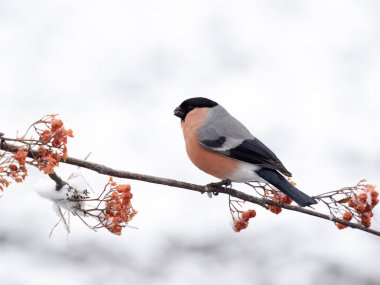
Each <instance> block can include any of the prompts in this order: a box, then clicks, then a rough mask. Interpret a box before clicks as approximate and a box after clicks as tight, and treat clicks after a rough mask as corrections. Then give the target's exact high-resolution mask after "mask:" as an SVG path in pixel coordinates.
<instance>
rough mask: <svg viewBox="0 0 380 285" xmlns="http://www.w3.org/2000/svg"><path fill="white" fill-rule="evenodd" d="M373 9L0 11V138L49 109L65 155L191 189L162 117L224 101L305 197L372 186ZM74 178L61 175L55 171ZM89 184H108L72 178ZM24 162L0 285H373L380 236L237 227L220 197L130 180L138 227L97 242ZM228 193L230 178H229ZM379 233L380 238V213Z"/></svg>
mask: <svg viewBox="0 0 380 285" xmlns="http://www.w3.org/2000/svg"><path fill="white" fill-rule="evenodd" d="M379 13H380V4H379V2H378V1H352V0H344V1H343V0H342V1H328V0H321V1H303V0H298V1H297V0H291V1H279V0H276V1H275V0H270V1H248V0H247V1H222V0H218V1H200V0H193V1H168V0H162V1H146V0H140V1H129V0H124V1H121V0H119V1H116V0H110V1H94V0H91V1H85V0H73V1H63V0H61V1H58V0H57V1H52V0H36V1H22V0H1V1H0V98H1V100H0V108H1V109H0V110H1V111H0V114H1V119H0V131H1V132H4V133H5V134H6V135H7V136H13V135H15V134H16V131H17V130H19V131H21V132H22V131H24V130H25V129H26V128H27V127H28V126H29V124H30V123H32V122H34V121H35V120H37V119H38V118H40V117H42V116H43V115H45V114H51V113H59V114H60V117H61V118H62V119H63V120H64V122H65V124H66V126H68V127H70V128H72V129H73V130H74V134H75V138H73V139H71V140H70V141H69V145H68V147H69V155H70V156H74V157H78V158H84V157H85V156H86V155H87V154H88V153H89V152H90V151H91V152H92V155H91V158H90V160H91V161H96V162H99V163H102V164H106V165H109V166H112V167H115V168H118V169H124V170H129V171H134V172H140V173H145V174H151V175H156V176H163V177H168V178H174V179H179V180H184V181H189V182H194V183H198V184H206V183H209V182H211V181H215V179H214V178H212V177H210V176H208V175H206V174H204V173H202V172H200V171H199V170H198V169H196V168H195V167H194V166H193V165H192V164H191V163H190V161H189V160H188V158H187V157H186V154H185V149H184V143H183V139H182V133H181V130H180V124H179V120H178V118H176V117H174V116H173V110H174V108H175V107H176V106H178V105H179V104H180V103H181V102H182V101H183V100H184V99H187V98H189V97H195V96H204V97H209V98H211V99H214V100H215V101H217V102H219V103H220V104H221V105H223V106H224V107H226V108H227V109H228V110H229V111H230V113H232V114H233V115H234V116H235V117H237V118H238V119H239V120H241V121H242V122H244V124H245V125H246V126H247V127H248V128H249V129H250V130H251V131H252V132H253V133H254V134H255V135H256V136H257V137H259V138H260V139H261V140H262V141H263V142H264V143H265V144H266V145H268V146H269V147H270V148H271V149H272V150H273V151H274V152H275V153H276V154H277V155H278V157H279V158H280V159H281V160H282V161H283V162H284V164H285V165H286V167H287V168H288V169H289V170H290V171H291V172H292V173H293V174H294V179H295V181H297V182H298V186H299V188H300V189H302V190H303V191H305V192H307V193H309V194H311V195H315V194H317V193H321V192H323V191H328V190H333V189H337V188H340V187H343V186H348V185H354V184H355V183H356V182H357V181H358V180H360V179H362V178H367V179H368V180H369V181H370V182H373V183H375V184H376V183H379V169H380V143H379V141H380V128H379V122H380V115H379V107H380V99H379V96H380V80H379V78H380V53H379V50H380V20H379ZM74 170H75V168H73V167H69V166H62V167H60V168H59V169H58V170H57V172H58V173H59V174H60V175H61V176H62V177H67V176H68V175H69V174H70V173H71V172H72V171H74ZM83 173H84V175H85V177H86V179H87V180H88V181H89V182H90V184H91V186H92V188H93V189H95V190H96V191H100V190H101V189H102V187H103V186H104V184H105V183H106V182H107V179H108V177H104V176H100V175H97V174H95V173H92V172H89V171H83ZM40 178H44V175H43V174H41V173H38V172H37V171H35V170H33V169H31V170H30V176H29V177H28V179H27V181H26V182H25V183H23V184H18V185H12V186H11V187H10V188H8V189H7V190H6V191H5V192H4V193H3V196H2V198H1V199H0V284H2V285H19V284H20V285H24V284H28V285H34V284H35V285H50V284H54V285H63V284H72V285H77V284H84V285H87V284H88V285H97V284H106V283H107V284H130V283H134V284H176V285H177V284H242V285H243V284H259V285H260V284H263V285H264V284H265V285H272V284H273V285H279V284H280V285H282V284H284V285H285V284H286V285H298V284H299V285H309V284H310V285H312V284H335V285H339V284H345V285H350V284H362V285H376V284H380V272H379V264H380V239H379V237H375V236H371V235H369V234H366V233H363V232H359V231H355V230H350V229H346V230H344V231H338V230H337V229H336V227H335V226H334V225H333V224H332V223H329V222H326V221H322V220H319V219H315V218H312V217H309V216H305V215H300V214H295V213H290V212H285V211H284V212H283V213H281V214H280V215H278V216H276V215H273V214H271V213H269V212H267V211H264V210H260V209H258V207H256V206H254V208H255V209H257V210H258V215H257V217H256V218H255V219H254V220H253V221H252V222H251V224H250V226H249V228H248V229H247V230H245V231H243V232H241V233H235V232H233V231H232V228H231V218H230V215H229V210H228V199H227V197H224V196H221V195H219V196H218V197H214V198H212V199H208V198H207V196H206V195H201V194H198V193H193V192H190V191H184V190H180V189H175V188H169V187H165V186H159V185H153V184H147V183H141V182H136V181H128V182H129V183H131V184H132V189H133V193H134V199H133V203H134V206H135V207H136V209H137V210H138V211H139V214H138V215H137V216H136V218H135V219H134V221H133V226H136V227H138V229H127V230H126V231H124V234H123V235H122V236H113V235H112V234H110V233H108V232H107V231H99V232H98V233H95V232H93V231H91V230H89V229H87V228H86V227H85V226H84V225H83V224H82V223H81V222H79V221H76V220H75V219H72V220H71V230H72V233H71V234H70V235H69V236H67V235H66V233H65V230H64V228H63V226H62V225H60V226H58V227H57V229H56V230H55V232H54V234H53V236H52V237H51V238H50V239H49V237H48V236H49V233H50V230H51V228H52V227H53V226H54V224H55V223H56V222H57V220H58V219H57V216H56V215H55V213H54V212H53V210H52V207H51V203H50V202H49V201H47V200H44V199H42V198H40V197H39V196H38V195H37V194H36V192H35V191H34V185H35V184H36V182H37V180H38V179H40ZM235 187H236V188H239V187H241V186H239V185H235ZM375 214H376V215H377V219H375V221H374V222H373V223H374V225H373V226H374V228H377V229H379V228H380V218H379V217H380V211H377V212H376V213H375Z"/></svg>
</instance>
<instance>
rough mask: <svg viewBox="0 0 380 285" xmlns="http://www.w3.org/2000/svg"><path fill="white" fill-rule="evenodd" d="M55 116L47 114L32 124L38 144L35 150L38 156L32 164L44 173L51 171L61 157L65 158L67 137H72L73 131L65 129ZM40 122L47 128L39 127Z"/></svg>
mask: <svg viewBox="0 0 380 285" xmlns="http://www.w3.org/2000/svg"><path fill="white" fill-rule="evenodd" d="M55 117H56V116H55V115H49V116H46V117H45V118H43V119H41V120H40V121H37V122H36V123H35V124H34V128H35V130H36V132H37V134H38V135H39V145H40V146H39V148H38V150H37V151H38V154H39V156H38V157H37V158H36V159H35V162H36V163H35V164H34V165H35V166H36V167H37V168H38V169H40V170H41V171H43V172H44V173H46V174H49V173H52V172H53V170H54V168H55V167H56V166H58V164H59V161H60V160H61V159H63V160H66V158H67V147H66V144H67V137H73V131H72V130H71V129H69V130H66V129H65V128H64V126H63V122H62V121H61V120H59V119H56V118H55ZM40 124H43V126H44V127H47V129H44V130H42V129H39V128H38V126H39V125H40Z"/></svg>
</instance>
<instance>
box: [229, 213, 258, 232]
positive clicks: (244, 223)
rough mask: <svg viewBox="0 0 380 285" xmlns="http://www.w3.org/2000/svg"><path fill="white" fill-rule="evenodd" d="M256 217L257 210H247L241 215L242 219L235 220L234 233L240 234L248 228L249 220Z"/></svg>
mask: <svg viewBox="0 0 380 285" xmlns="http://www.w3.org/2000/svg"><path fill="white" fill-rule="evenodd" d="M254 217H256V211H255V210H252V209H250V210H247V211H245V212H242V213H241V217H240V218H239V219H236V220H234V231H235V232H240V231H241V230H244V229H246V228H247V227H248V223H249V220H250V219H252V218H254Z"/></svg>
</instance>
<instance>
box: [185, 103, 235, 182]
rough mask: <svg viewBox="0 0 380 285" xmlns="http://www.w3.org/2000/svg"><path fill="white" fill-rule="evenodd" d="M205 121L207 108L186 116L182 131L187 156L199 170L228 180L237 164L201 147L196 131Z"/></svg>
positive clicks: (193, 111) (197, 109)
mask: <svg viewBox="0 0 380 285" xmlns="http://www.w3.org/2000/svg"><path fill="white" fill-rule="evenodd" d="M207 119H208V108H196V109H194V110H192V111H191V112H189V113H188V114H187V115H186V118H185V121H183V122H182V130H183V135H184V138H185V143H186V151H187V154H188V156H189V158H190V160H191V161H192V162H193V163H194V165H195V166H197V167H198V168H199V169H201V170H203V171H204V172H206V173H208V174H210V175H213V176H215V177H218V178H220V179H228V178H230V177H231V176H232V175H233V173H234V172H235V171H236V170H237V169H238V168H239V162H238V161H237V160H234V159H231V158H228V157H226V156H223V155H220V154H218V153H215V152H211V151H208V150H206V149H204V148H202V147H201V145H200V140H199V135H198V132H197V130H198V129H199V128H200V127H202V126H203V125H204V124H205V123H206V122H207Z"/></svg>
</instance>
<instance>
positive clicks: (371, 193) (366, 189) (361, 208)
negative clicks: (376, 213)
mask: <svg viewBox="0 0 380 285" xmlns="http://www.w3.org/2000/svg"><path fill="white" fill-rule="evenodd" d="M378 203H379V192H378V191H377V190H376V186H375V185H372V184H364V185H363V188H362V191H361V192H360V193H359V194H356V193H354V194H353V195H352V197H351V198H350V199H349V200H348V201H347V206H348V208H349V210H347V211H345V212H344V213H343V215H342V219H343V220H345V221H348V222H349V221H351V220H352V218H353V217H354V216H356V217H357V219H358V220H359V221H360V223H361V224H362V225H363V226H365V227H367V228H369V227H370V226H371V219H372V217H373V208H374V207H375V206H376V205H377V204H378ZM336 226H337V228H338V229H340V230H341V229H344V228H346V227H347V226H346V225H343V224H340V223H336Z"/></svg>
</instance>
